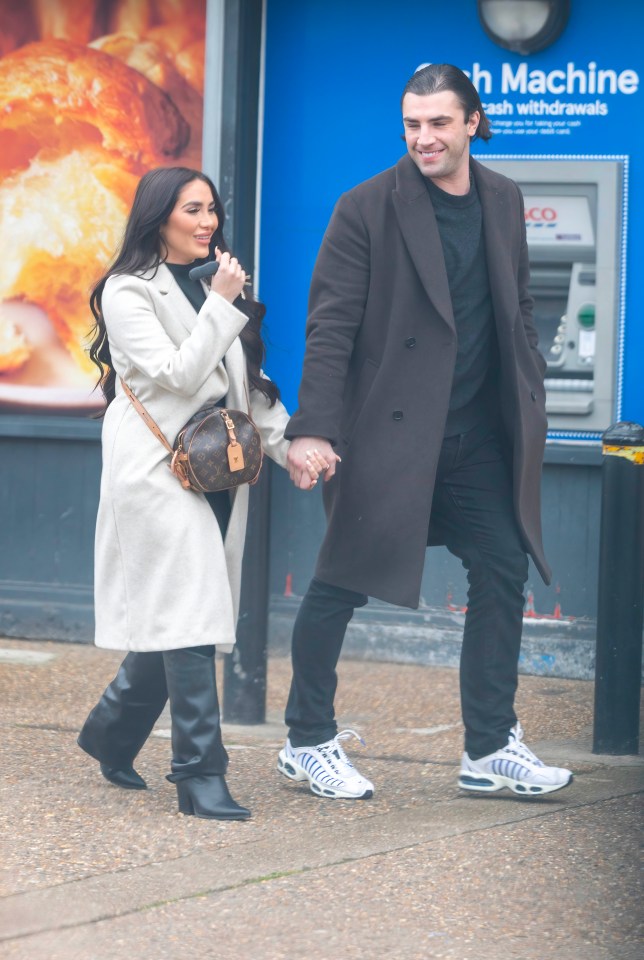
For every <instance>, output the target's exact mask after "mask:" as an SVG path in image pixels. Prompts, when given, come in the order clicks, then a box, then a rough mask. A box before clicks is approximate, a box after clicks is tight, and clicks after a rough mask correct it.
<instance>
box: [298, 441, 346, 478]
mask: <svg viewBox="0 0 644 960" xmlns="http://www.w3.org/2000/svg"><path fill="white" fill-rule="evenodd" d="M339 462H340V457H339V456H338V455H337V453H335V452H334V450H333V447H332V446H331V444H330V443H329V441H328V440H325V439H323V438H322V437H296V439H295V440H293V441H292V443H291V446H290V447H289V451H288V457H287V469H288V472H289V476H290V478H291V480H292V481H293V483H294V484H295V486H296V487H297V488H298V489H299V490H312V489H313V488H314V487H315V485H316V484H317V482H318V478H319V476H320V474H323V475H324V480H325V481H327V480H330V479H331V477H332V476H333V475H334V473H335V465H336V463H339Z"/></svg>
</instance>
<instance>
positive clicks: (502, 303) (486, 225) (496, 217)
mask: <svg viewBox="0 0 644 960" xmlns="http://www.w3.org/2000/svg"><path fill="white" fill-rule="evenodd" d="M470 164H471V170H472V175H473V176H474V180H475V182H476V189H477V191H478V195H479V200H480V202H481V212H482V214H483V235H484V237H485V255H486V259H487V269H488V276H489V279H490V293H491V296H492V305H493V307H494V316H495V319H496V323H497V327H499V328H501V329H503V328H506V329H507V327H508V326H509V327H510V329H512V327H513V326H514V323H515V320H516V297H515V296H514V294H515V292H516V281H514V280H513V276H514V274H513V270H512V262H511V243H512V238H513V237H516V221H515V220H514V219H513V217H512V215H511V210H510V204H509V202H508V194H507V190H506V189H503V190H501V189H499V187H498V181H493V182H491V178H490V177H489V171H488V170H487V169H486V167H484V166H483V165H482V164H480V163H477V162H476V160H471V161H470Z"/></svg>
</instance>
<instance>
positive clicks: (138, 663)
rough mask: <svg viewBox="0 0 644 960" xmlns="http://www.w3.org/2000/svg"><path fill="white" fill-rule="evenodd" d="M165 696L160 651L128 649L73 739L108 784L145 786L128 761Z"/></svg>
mask: <svg viewBox="0 0 644 960" xmlns="http://www.w3.org/2000/svg"><path fill="white" fill-rule="evenodd" d="M167 699H168V691H167V687H166V682H165V667H164V662H163V654H161V653H128V655H127V656H126V658H125V660H124V661H123V663H122V664H121V666H120V667H119V670H118V673H117V674H116V676H115V677H114V679H113V680H112V682H111V683H110V684H109V686H108V687H107V688H106V690H105V692H104V693H103V695H102V696H101V698H100V700H99V701H98V703H97V704H96V706H95V707H94V709H93V710H92V711H91V712H90V714H89V716H88V717H87V720H86V721H85V723H84V724H83V728H82V730H81V732H80V734H79V736H78V740H77V743H78V745H79V747H80V748H81V749H82V750H84V751H85V753H88V754H89V755H90V757H94V759H95V760H98V761H99V763H100V768H101V773H102V774H103V776H104V777H105V779H106V780H109V781H110V783H113V784H115V785H116V786H117V787H122V788H123V789H125V790H145V789H146V787H147V784H146V782H145V780H144V779H143V777H141V776H140V775H139V774H138V773H137V772H136V770H135V769H134V767H133V766H132V764H133V763H134V760H135V758H136V756H137V754H138V753H139V751H140V749H141V747H142V746H143V744H144V743H145V741H146V740H147V739H148V737H149V736H150V733H151V732H152V728H153V727H154V724H155V723H156V721H157V719H158V717H159V715H160V713H161V711H162V710H163V708H164V706H165V703H166V701H167Z"/></svg>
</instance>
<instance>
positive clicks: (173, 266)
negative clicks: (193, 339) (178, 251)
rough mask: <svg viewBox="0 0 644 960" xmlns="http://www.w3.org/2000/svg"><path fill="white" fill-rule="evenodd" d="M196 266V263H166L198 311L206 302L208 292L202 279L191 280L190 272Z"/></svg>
mask: <svg viewBox="0 0 644 960" xmlns="http://www.w3.org/2000/svg"><path fill="white" fill-rule="evenodd" d="M194 266H195V264H194V263H166V267H167V268H168V270H169V271H170V273H171V274H172V276H173V277H174V279H175V280H176V281H177V283H178V284H179V286H180V287H181V290H182V292H183V293H184V294H185V296H186V297H187V298H188V300H189V301H190V303H191V304H192V306H193V307H194V308H195V310H196V311H197V313H199V311H200V310H201V308H202V307H203V305H204V303H205V302H206V292H205V290H204V288H203V287H202V286H201V280H191V279H190V277H189V276H188V274H189V273H190V271H191V270H192V268H193V267H194Z"/></svg>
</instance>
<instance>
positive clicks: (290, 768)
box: [277, 750, 373, 800]
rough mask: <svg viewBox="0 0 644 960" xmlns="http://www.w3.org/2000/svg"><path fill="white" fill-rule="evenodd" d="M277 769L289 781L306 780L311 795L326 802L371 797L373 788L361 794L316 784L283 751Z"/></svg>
mask: <svg viewBox="0 0 644 960" xmlns="http://www.w3.org/2000/svg"><path fill="white" fill-rule="evenodd" d="M277 769H278V770H279V772H280V773H283V774H284V776H285V777H288V778H289V780H296V781H302V780H308V782H309V787H310V789H311V793H314V794H315V795H316V797H325V798H326V799H327V800H370V799H371V797H372V796H373V787H367V788H366V789H363V790H362V792H361V793H351V792H350V791H348V790H339V789H338V788H337V787H330V786H328V784H321V783H318V782H317V780H314V779H313V777H311V776H310V775H309V774H308V773H307V772H306V770H305V769H304V768H303V767H301V766H300V765H299V764H298V763H296V762H295V760H293V759H292V758H291V757H287V756H286V753H285V752H284V750H280V752H279V756H278V758H277Z"/></svg>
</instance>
